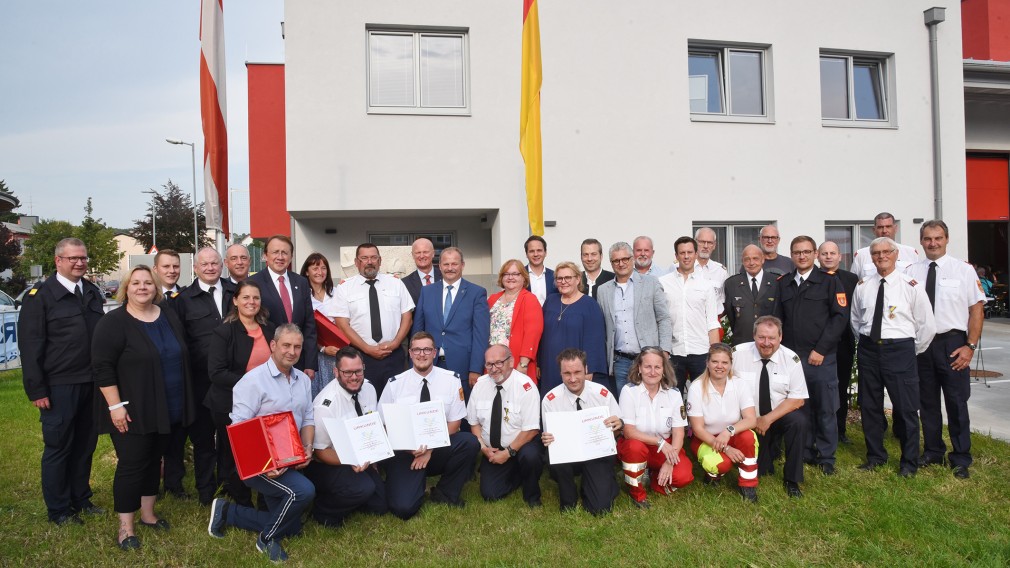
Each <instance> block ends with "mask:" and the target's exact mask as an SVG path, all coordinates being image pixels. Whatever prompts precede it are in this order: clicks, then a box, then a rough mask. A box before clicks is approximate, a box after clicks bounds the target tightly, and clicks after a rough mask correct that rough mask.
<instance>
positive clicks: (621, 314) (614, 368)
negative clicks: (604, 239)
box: [596, 242, 673, 396]
mask: <svg viewBox="0 0 1010 568" xmlns="http://www.w3.org/2000/svg"><path fill="white" fill-rule="evenodd" d="M634 259H635V257H634V253H633V252H632V249H631V245H629V244H628V243H625V242H619V243H614V244H613V245H611V247H610V266H611V267H613V269H614V274H615V277H614V279H613V280H611V281H610V282H604V283H603V284H602V285H600V287H599V289H598V290H597V292H598V293H599V296H598V297H597V298H596V300H597V301H598V302H599V303H600V308H602V309H603V319H604V320H605V321H606V325H607V335H606V337H607V368H608V370H609V371H610V375H611V376H612V377H613V382H614V384H613V385H612V386H613V391H614V393H615V395H616V396H620V393H621V389H622V388H623V387H624V385H625V384H626V383H627V382H628V372H629V371H630V370H631V363H632V361H634V360H635V357H637V356H638V354H639V353H641V351H642V348H644V347H648V346H649V345H658V346H659V347H660V349H662V350H663V351H666V353H667V355H669V353H670V350H671V344H672V342H673V327H671V324H670V309H669V307H667V304H666V295H664V294H663V287H662V286H661V285H660V284H659V280H657V279H655V278H653V277H652V276H647V275H644V274H639V273H638V272H636V271H635V264H634Z"/></svg>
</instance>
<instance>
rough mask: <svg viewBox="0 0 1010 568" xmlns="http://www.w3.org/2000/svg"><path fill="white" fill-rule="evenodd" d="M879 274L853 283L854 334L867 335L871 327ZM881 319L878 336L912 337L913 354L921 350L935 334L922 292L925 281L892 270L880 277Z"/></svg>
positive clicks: (890, 337) (929, 311)
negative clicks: (882, 283) (882, 287)
mask: <svg viewBox="0 0 1010 568" xmlns="http://www.w3.org/2000/svg"><path fill="white" fill-rule="evenodd" d="M880 280H881V277H880V274H879V273H877V272H874V273H873V275H871V276H870V277H869V278H866V279H864V280H860V281H859V283H858V284H856V291H855V292H854V293H853V294H852V313H851V318H852V321H851V323H852V332H853V333H855V334H856V335H857V336H859V335H866V336H869V335H870V331H871V330H872V328H873V310H874V307H875V306H876V302H877V290H878V289H879V288H880ZM884 280H886V281H887V283H886V284H884V319H883V320H881V326H880V338H881V339H901V338H914V339H915V353H916V355H918V354H919V353H922V352H923V351H925V350H926V349H927V348H928V347H929V344H930V343H931V342H932V341H933V336H934V335H936V319H935V318H934V317H933V309H932V307H931V306H930V305H929V296H927V295H926V284H925V283H924V282H916V281H915V280H913V279H912V277H911V276H908V275H906V274H902V273H899V272H898V271H897V270H894V271H893V272H891V273H890V274H888V275H887V278H884Z"/></svg>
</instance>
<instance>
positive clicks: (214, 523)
mask: <svg viewBox="0 0 1010 568" xmlns="http://www.w3.org/2000/svg"><path fill="white" fill-rule="evenodd" d="M227 514H228V501H225V500H224V499H214V502H213V503H211V505H210V522H209V523H207V534H209V535H210V536H212V537H214V538H224V527H225V517H226V516H227ZM260 552H262V550H261V551H260Z"/></svg>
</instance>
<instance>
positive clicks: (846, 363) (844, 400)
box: [837, 334, 856, 437]
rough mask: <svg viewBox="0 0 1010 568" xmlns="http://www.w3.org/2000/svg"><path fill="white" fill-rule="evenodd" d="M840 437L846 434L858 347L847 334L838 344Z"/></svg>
mask: <svg viewBox="0 0 1010 568" xmlns="http://www.w3.org/2000/svg"><path fill="white" fill-rule="evenodd" d="M837 355H838V366H837V371H838V437H841V436H842V435H843V434H845V421H846V419H847V418H848V417H849V386H850V384H851V382H852V362H853V361H854V360H855V355H856V347H855V344H854V343H853V341H852V340H851V339H848V338H847V334H845V335H842V340H841V341H839V342H838V353H837Z"/></svg>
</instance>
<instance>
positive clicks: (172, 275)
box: [154, 249, 183, 298]
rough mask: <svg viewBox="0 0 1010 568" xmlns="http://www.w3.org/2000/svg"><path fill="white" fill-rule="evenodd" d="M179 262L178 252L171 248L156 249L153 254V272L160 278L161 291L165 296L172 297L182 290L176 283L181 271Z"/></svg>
mask: <svg viewBox="0 0 1010 568" xmlns="http://www.w3.org/2000/svg"><path fill="white" fill-rule="evenodd" d="M179 263H180V261H179V253H177V252H175V251H174V250H172V249H165V250H162V251H158V254H156V255H154V273H155V274H157V275H158V278H159V279H161V292H162V293H163V294H164V295H165V297H166V298H170V297H171V298H174V297H175V294H178V293H179V292H182V290H183V288H181V287H179V284H178V282H179V273H180V272H181V267H180V264H179Z"/></svg>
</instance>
